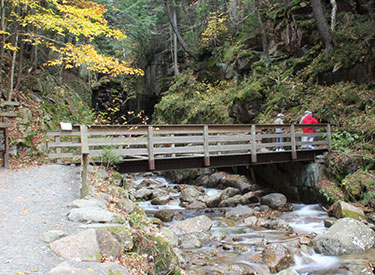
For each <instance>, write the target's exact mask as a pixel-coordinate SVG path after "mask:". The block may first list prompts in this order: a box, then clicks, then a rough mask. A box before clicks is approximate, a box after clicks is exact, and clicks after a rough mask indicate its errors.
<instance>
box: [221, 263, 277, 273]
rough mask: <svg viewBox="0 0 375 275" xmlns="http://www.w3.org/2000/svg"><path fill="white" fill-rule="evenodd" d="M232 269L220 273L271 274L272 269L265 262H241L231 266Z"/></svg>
mask: <svg viewBox="0 0 375 275" xmlns="http://www.w3.org/2000/svg"><path fill="white" fill-rule="evenodd" d="M229 269H230V271H227V272H222V273H219V274H225V275H247V274H256V275H269V274H271V272H270V269H269V267H268V266H267V265H265V264H259V263H251V264H240V263H236V264H235V265H231V266H230V267H229Z"/></svg>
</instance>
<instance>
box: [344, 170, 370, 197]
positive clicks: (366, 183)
mask: <svg viewBox="0 0 375 275" xmlns="http://www.w3.org/2000/svg"><path fill="white" fill-rule="evenodd" d="M342 185H343V186H345V190H346V192H348V194H349V195H350V196H352V197H354V198H357V197H359V196H362V195H363V193H364V192H369V191H375V174H374V173H373V172H369V171H364V170H362V169H359V170H357V171H356V172H355V173H353V174H351V175H348V176H346V177H345V178H344V180H343V181H342Z"/></svg>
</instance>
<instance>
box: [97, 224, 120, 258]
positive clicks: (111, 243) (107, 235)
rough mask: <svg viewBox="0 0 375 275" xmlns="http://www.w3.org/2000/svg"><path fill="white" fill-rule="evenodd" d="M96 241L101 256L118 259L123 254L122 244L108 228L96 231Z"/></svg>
mask: <svg viewBox="0 0 375 275" xmlns="http://www.w3.org/2000/svg"><path fill="white" fill-rule="evenodd" d="M96 239H97V241H98V244H99V248H100V254H101V255H106V256H111V257H113V258H116V257H118V256H119V255H120V253H121V249H122V246H121V243H120V242H119V241H118V240H117V239H116V238H115V237H114V236H113V235H112V233H111V231H110V230H109V229H106V228H98V229H96Z"/></svg>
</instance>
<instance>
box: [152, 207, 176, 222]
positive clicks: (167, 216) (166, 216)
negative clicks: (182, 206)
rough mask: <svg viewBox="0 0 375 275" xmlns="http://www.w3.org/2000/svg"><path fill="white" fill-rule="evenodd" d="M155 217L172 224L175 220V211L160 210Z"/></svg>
mask: <svg viewBox="0 0 375 275" xmlns="http://www.w3.org/2000/svg"><path fill="white" fill-rule="evenodd" d="M155 217H156V218H158V219H160V220H161V221H163V222H170V221H172V220H173V217H174V210H170V209H165V210H160V211H158V212H156V213H155Z"/></svg>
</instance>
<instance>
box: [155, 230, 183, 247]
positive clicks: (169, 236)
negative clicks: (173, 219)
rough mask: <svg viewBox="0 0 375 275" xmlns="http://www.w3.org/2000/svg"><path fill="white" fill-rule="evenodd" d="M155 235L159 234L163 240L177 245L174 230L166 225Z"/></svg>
mask: <svg viewBox="0 0 375 275" xmlns="http://www.w3.org/2000/svg"><path fill="white" fill-rule="evenodd" d="M157 236H161V237H162V238H163V239H164V240H165V241H167V242H169V243H170V244H171V245H172V246H174V247H176V246H177V245H178V236H177V234H176V232H174V231H173V230H172V229H170V228H168V227H163V228H162V229H160V232H159V233H158V234H157Z"/></svg>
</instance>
